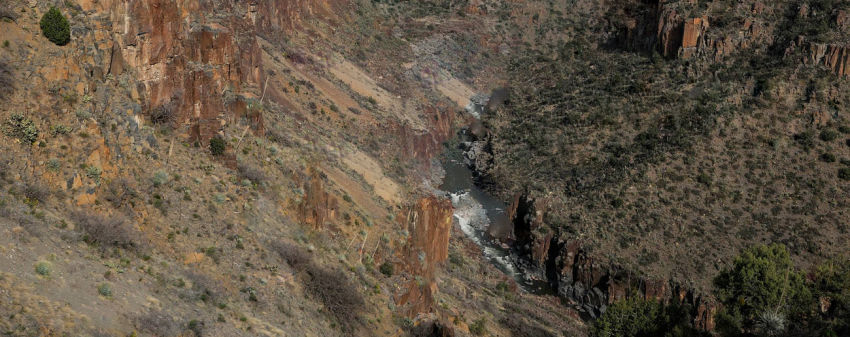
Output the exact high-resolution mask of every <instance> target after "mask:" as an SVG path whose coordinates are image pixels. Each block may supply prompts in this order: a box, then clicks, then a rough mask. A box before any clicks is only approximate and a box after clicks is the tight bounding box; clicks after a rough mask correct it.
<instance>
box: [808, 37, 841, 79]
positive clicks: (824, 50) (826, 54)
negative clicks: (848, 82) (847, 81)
mask: <svg viewBox="0 0 850 337" xmlns="http://www.w3.org/2000/svg"><path fill="white" fill-rule="evenodd" d="M807 49H808V53H807V54H808V56H807V57H806V59H805V62H806V63H808V64H816V65H821V66H823V67H826V68H827V69H829V70H830V71H832V72H833V73H834V74H836V75H839V76H847V75H848V74H850V46H847V45H834V44H822V43H812V44H809V46H808V48H807Z"/></svg>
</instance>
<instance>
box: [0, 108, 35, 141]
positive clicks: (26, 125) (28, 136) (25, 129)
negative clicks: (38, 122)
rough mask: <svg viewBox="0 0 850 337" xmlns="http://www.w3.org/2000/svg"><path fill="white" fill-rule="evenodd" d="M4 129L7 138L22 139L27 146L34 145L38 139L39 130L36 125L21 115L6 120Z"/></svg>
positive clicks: (14, 115)
mask: <svg viewBox="0 0 850 337" xmlns="http://www.w3.org/2000/svg"><path fill="white" fill-rule="evenodd" d="M4 129H5V130H4V131H5V133H6V135H7V136H9V137H14V138H17V139H20V140H21V141H22V142H24V143H27V144H32V143H34V142H35V141H36V140H37V139H38V128H37V127H36V126H35V123H34V122H33V121H32V120H31V119H29V118H27V117H25V116H24V115H21V114H12V116H10V117H9V119H8V120H6V127H5V128H4Z"/></svg>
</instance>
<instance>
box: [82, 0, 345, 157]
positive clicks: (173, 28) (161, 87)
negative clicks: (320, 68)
mask: <svg viewBox="0 0 850 337" xmlns="http://www.w3.org/2000/svg"><path fill="white" fill-rule="evenodd" d="M344 4H345V2H344V1H337V2H329V1H313V0H300V1H283V0H277V1H225V0H221V1H200V0H181V1H178V0H144V1H130V0H100V1H94V0H82V1H80V2H79V5H80V7H81V9H82V10H83V11H85V12H88V13H92V14H94V15H95V16H96V17H97V18H98V19H99V20H98V21H99V22H101V24H102V26H103V27H101V28H103V29H100V30H98V34H99V35H101V36H100V38H101V39H103V40H106V41H109V42H108V44H109V45H111V46H108V47H107V49H106V50H108V52H109V54H110V55H109V56H108V62H106V64H105V65H104V69H102V70H99V71H98V72H102V73H104V74H106V75H107V76H114V77H118V76H121V75H122V74H123V73H125V72H131V73H132V75H133V77H134V80H136V81H138V82H137V83H138V84H134V85H137V86H138V88H137V89H138V93H139V96H140V97H139V99H140V101H141V102H143V109H144V111H145V112H147V113H150V112H151V111H154V110H157V109H159V110H160V111H165V112H166V113H167V114H169V115H170V116H172V117H173V118H172V119H171V122H172V123H173V124H174V126H177V127H178V130H181V131H182V132H183V133H184V134H185V135H186V136H188V137H190V138H191V139H192V140H197V141H200V142H201V143H204V142H206V141H208V140H209V138H211V137H213V136H215V135H216V134H218V133H219V132H220V130H221V129H222V127H223V126H224V125H225V124H227V123H233V122H234V121H236V120H238V119H241V118H247V119H248V122H249V124H251V125H252V126H253V130H254V132H255V133H256V134H262V132H263V127H262V125H263V123H262V116H261V115H260V114H257V113H254V114H250V113H251V112H252V111H246V110H247V109H246V106H248V105H249V103H250V102H253V101H256V100H259V99H260V97H258V96H260V94H259V93H260V92H262V89H263V88H262V87H263V85H264V78H265V73H264V70H263V64H262V50H261V48H260V45H259V43H258V36H267V37H273V38H275V40H279V39H281V38H283V37H285V36H286V35H287V34H290V33H293V32H294V29H296V28H297V27H299V25H300V24H301V23H302V21H303V20H306V19H308V18H313V17H321V18H323V19H328V20H338V17H337V16H335V15H332V13H333V12H334V8H335V6H342V5H344Z"/></svg>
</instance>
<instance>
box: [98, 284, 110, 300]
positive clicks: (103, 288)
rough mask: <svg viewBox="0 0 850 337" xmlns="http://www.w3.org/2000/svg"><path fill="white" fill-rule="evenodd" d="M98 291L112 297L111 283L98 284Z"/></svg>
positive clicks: (104, 295) (102, 294)
mask: <svg viewBox="0 0 850 337" xmlns="http://www.w3.org/2000/svg"><path fill="white" fill-rule="evenodd" d="M97 293H98V294H100V295H101V296H103V297H112V287H111V286H110V285H109V283H101V284H100V285H99V286H97Z"/></svg>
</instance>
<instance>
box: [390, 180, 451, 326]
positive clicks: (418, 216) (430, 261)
mask: <svg viewBox="0 0 850 337" xmlns="http://www.w3.org/2000/svg"><path fill="white" fill-rule="evenodd" d="M453 212H454V210H453V208H452V203H451V200H448V199H443V198H438V197H435V196H428V197H424V198H422V199H420V200H419V201H418V202H417V203H416V204H415V205H413V206H411V207H410V208H409V209H408V210H407V211H406V212H404V214H403V216H402V217H400V218H401V220H402V221H404V223H406V224H407V228H408V229H407V230H408V232H409V233H410V237H409V240H408V241H407V244H406V246H405V248H404V251H403V253H402V254H403V257H402V259H403V261H404V270H405V271H406V272H408V273H409V274H410V275H411V276H412V279H410V280H407V282H406V284H404V285H403V286H402V289H401V291H402V293H401V294H399V296H398V297H397V299H396V304H397V305H399V306H401V307H403V312H404V313H406V314H407V315H408V316H411V317H412V316H415V315H416V314H418V313H424V312H430V311H431V310H432V307H433V305H434V298H433V294H434V293H435V292H436V290H437V282H436V280H435V274H436V271H437V268H438V267H439V266H441V265H442V264H443V262H445V261H446V259H447V258H448V254H449V236H450V234H451V229H452V215H453Z"/></svg>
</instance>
